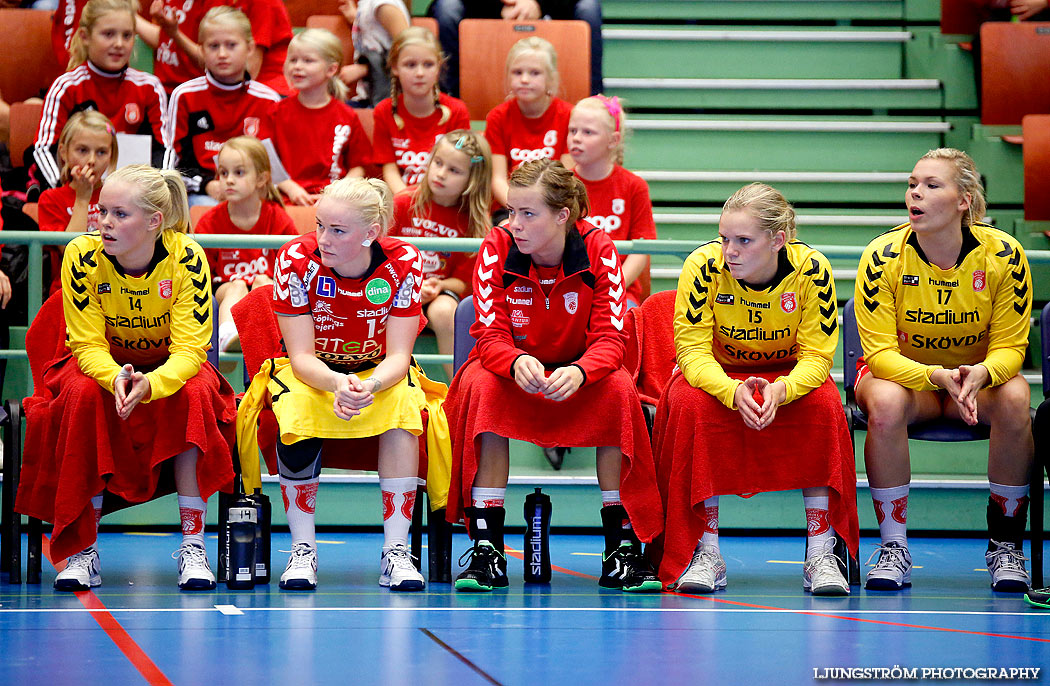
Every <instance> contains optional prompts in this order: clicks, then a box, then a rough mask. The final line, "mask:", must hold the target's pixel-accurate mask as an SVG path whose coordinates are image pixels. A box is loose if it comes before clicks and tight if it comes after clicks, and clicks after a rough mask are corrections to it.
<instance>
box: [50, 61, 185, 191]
mask: <svg viewBox="0 0 1050 686" xmlns="http://www.w3.org/2000/svg"><path fill="white" fill-rule="evenodd" d="M167 107H168V98H167V96H166V95H165V94H164V88H163V87H162V86H161V85H160V81H158V80H157V77H156V76H154V75H153V74H147V73H146V72H143V71H139V70H138V69H131V68H127V69H123V70H121V71H117V72H109V71H103V70H102V69H99V68H98V67H96V66H95V65H94V64H92V63H91V62H86V63H84V64H82V65H80V66H79V67H77V68H76V69H73V70H72V71H67V72H66V73H65V74H62V75H61V76H59V77H58V78H57V79H55V82H54V83H52V84H51V88H49V89H48V91H47V97H46V98H44V109H43V111H42V112H41V114H40V126H39V127H38V128H37V132H36V143H35V144H34V147H33V159H34V160H35V161H36V163H37V166H39V167H40V172H41V173H42V174H43V176H44V179H45V180H47V182H48V184H49V185H51V186H52V187H57V186H58V185H59V184H60V183H61V176H62V173H61V168H60V167H59V165H58V162H57V161H56V160H55V157H54V155H53V154H52V150H51V147H52V146H53V145H55V144H57V143H58V139H59V137H60V136H61V135H62V128H63V127H64V126H65V125H66V122H67V121H69V118H70V117H71V116H73V115H74V114H76V113H77V112H80V111H81V110H97V111H98V112H101V113H102V114H104V115H105V116H106V117H108V118H109V120H110V122H112V123H113V128H114V129H116V132H117V133H134V134H143V135H147V136H152V137H153V140H154V144H155V145H156V146H165V147H166V146H167V145H168V144H169V142H170V139H168V138H167V137H166V135H167V133H166V131H167Z"/></svg>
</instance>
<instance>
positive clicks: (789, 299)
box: [780, 292, 798, 314]
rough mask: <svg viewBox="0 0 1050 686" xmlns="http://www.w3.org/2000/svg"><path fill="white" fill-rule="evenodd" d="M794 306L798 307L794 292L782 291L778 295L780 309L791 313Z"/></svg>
mask: <svg viewBox="0 0 1050 686" xmlns="http://www.w3.org/2000/svg"><path fill="white" fill-rule="evenodd" d="M796 307H798V302H797V301H796V300H795V294H794V293H793V292H792V293H784V294H783V295H781V296H780V309H782V310H784V311H785V312H787V313H788V314H791V313H792V312H794V311H795V308H796Z"/></svg>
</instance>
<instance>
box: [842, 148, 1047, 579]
mask: <svg viewBox="0 0 1050 686" xmlns="http://www.w3.org/2000/svg"><path fill="white" fill-rule="evenodd" d="M904 202H905V204H906V205H907V206H908V217H909V219H910V221H909V223H907V224H902V225H901V226H898V227H897V228H895V229H893V230H892V231H889V232H887V233H884V234H883V235H881V236H879V237H878V238H876V239H875V240H873V241H872V242H871V243H870V244H869V245H868V248H867V250H865V252H864V255H863V257H862V258H861V263H860V270H859V273H858V278H857V290H856V296H855V297H856V300H855V302H856V312H857V326H858V328H859V329H860V337H861V344H862V345H863V348H864V358H863V360H862V362H860V363H858V378H857V386H856V391H857V403H858V405H860V408H861V409H862V410H863V411H864V412H865V413H866V414H867V416H868V435H867V439H866V440H865V443H864V462H865V464H866V465H867V473H868V480H869V482H870V484H871V497H872V500H873V501H874V505H875V515H876V517H877V518H878V520H879V532H880V534H881V538H882V544H881V545H880V547H879V550H877V551H876V553H877V554H878V556H879V558H878V561H877V562H876V563H875V565H874V567H873V568H872V569H871V570H870V571H869V573H868V576H867V581H866V586H867V588H874V589H880V590H897V589H900V588H903V587H904V586H908V585H910V583H911V554H910V553H909V551H908V541H907V530H906V522H907V513H908V485H909V482H910V480H911V464H910V460H909V456H908V425H909V424H913V423H916V422H922V421H927V420H931V419H936V418H939V417H947V418H950V419H958V420H961V421H964V422H966V423H967V424H971V425H973V424H977V423H982V424H987V425H989V426H990V428H991V436H990V438H991V440H990V444H989V452H988V481H989V486H990V488H991V496H990V498H989V500H988V537H989V541H988V552H987V554H986V555H985V561H986V563H987V565H988V571H989V573H990V574H991V576H992V588H994V589H995V590H997V591H1010V592H1023V591H1025V590H1027V589H1028V583H1029V577H1028V572H1027V571H1026V570H1025V565H1024V561H1025V558H1024V556H1023V554H1022V550H1021V539H1022V538H1023V536H1024V530H1025V519H1026V516H1027V511H1028V473H1029V470H1030V469H1031V464H1032V430H1031V420H1030V418H1029V407H1030V405H1031V399H1030V397H1029V389H1028V383H1027V382H1026V381H1025V380H1024V378H1023V377H1022V376H1021V375H1020V373H1019V372H1020V370H1021V363H1022V361H1023V360H1024V354H1025V348H1026V346H1027V345H1028V328H1029V320H1030V317H1031V311H1032V281H1031V274H1030V273H1029V270H1028V260H1027V259H1026V258H1025V254H1024V251H1023V250H1022V249H1021V246H1020V245H1019V244H1018V243H1017V241H1016V240H1014V238H1013V237H1012V236H1010V235H1008V234H1005V233H1003V232H1002V231H998V230H996V229H993V228H992V227H990V226H987V225H985V224H981V223H980V221H981V219H982V218H983V217H984V210H985V200H984V189H983V188H982V187H981V178H980V175H979V174H978V172H977V168H976V167H975V166H974V163H973V160H971V159H970V157H969V156H968V155H967V154H966V153H964V152H960V151H959V150H953V149H951V148H941V149H939V150H932V151H930V152H928V153H926V154H925V155H923V157H922V158H921V159H920V160H919V162H918V163H917V164H916V165H915V169H914V170H913V171H912V173H911V176H910V177H909V179H908V190H907V192H906V193H905V196H904ZM873 557H874V554H873Z"/></svg>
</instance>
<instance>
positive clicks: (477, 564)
mask: <svg viewBox="0 0 1050 686" xmlns="http://www.w3.org/2000/svg"><path fill="white" fill-rule="evenodd" d="M468 555H469V556H470V564H469V565H467V568H466V569H464V570H463V571H462V572H460V574H459V576H457V577H456V590H457V591H474V592H481V593H487V592H489V591H491V590H492V589H493V588H506V587H507V585H508V583H509V582H508V581H507V558H506V557H505V556H504V555H503V554H501V553H500V552H499V551H498V550H496V549H495V548H493V547H492V545H491V544H490V543H488V542H487V541H482V542H481V543H477V544H475V545H474V546H473V547H471V548H469V549H468V550H467V551H466V552H465V553H463V555H462V556H461V557H460V558H459V564H460V565H462V564H463V560H464V559H465V558H466V557H467V556H468Z"/></svg>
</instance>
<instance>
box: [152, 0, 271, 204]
mask: <svg viewBox="0 0 1050 686" xmlns="http://www.w3.org/2000/svg"><path fill="white" fill-rule="evenodd" d="M199 35H200V37H201V44H202V46H203V51H204V66H205V71H206V73H205V75H204V76H201V77H198V78H195V79H193V80H191V81H187V82H186V83H184V84H182V85H181V86H179V87H178V88H176V89H175V91H174V92H173V93H172V94H171V106H170V110H169V113H168V127H169V129H168V133H169V135H168V140H169V141H170V142H171V146H170V147H169V148H168V150H167V152H166V153H165V156H164V166H165V167H166V168H168V169H178V170H179V171H180V172H181V173H182V176H183V180H184V181H185V182H186V189H187V191H189V193H190V196H189V197H190V205H214V204H217V203H219V202H222V201H223V200H225V199H226V198H225V193H224V191H223V187H222V184H221V183H220V182H219V180H218V179H216V178H215V155H216V153H217V152H218V151H219V148H221V147H222V144H223V143H225V142H226V141H227V140H229V139H230V138H233V137H234V136H240V135H246V136H254V137H255V138H258V139H259V140H264V139H266V138H272V136H273V112H274V109H275V108H276V107H277V103H278V101H280V99H281V96H279V95H278V94H277V93H276V92H274V90H273V89H272V88H270V87H268V86H265V85H263V84H261V83H259V82H257V81H253V80H251V79H250V78H246V74H245V70H246V68H247V64H248V57H249V55H250V54H251V53H252V51H253V49H254V42H253V41H252V27H251V24H249V23H248V18H247V17H246V16H245V15H244V13H243V12H241V11H240V10H238V9H234V8H232V7H226V6H220V7H213V8H212V9H210V10H208V12H207V13H206V14H205V15H204V19H202V20H201V23H200V29H199ZM191 114H192V116H191Z"/></svg>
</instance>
